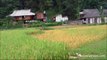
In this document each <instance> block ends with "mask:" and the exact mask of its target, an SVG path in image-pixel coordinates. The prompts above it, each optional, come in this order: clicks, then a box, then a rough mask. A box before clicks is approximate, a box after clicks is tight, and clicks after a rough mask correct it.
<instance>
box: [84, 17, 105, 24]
mask: <svg viewBox="0 0 107 60" xmlns="http://www.w3.org/2000/svg"><path fill="white" fill-rule="evenodd" d="M105 19H107V17H106V18H105ZM82 22H83V23H85V24H96V23H98V24H100V23H101V18H99V17H96V18H85V19H82ZM106 22H107V20H106Z"/></svg>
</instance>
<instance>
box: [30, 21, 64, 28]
mask: <svg viewBox="0 0 107 60" xmlns="http://www.w3.org/2000/svg"><path fill="white" fill-rule="evenodd" d="M58 25H62V22H46V23H44V22H40V21H39V22H35V23H33V24H31V27H41V26H44V27H47V26H58Z"/></svg>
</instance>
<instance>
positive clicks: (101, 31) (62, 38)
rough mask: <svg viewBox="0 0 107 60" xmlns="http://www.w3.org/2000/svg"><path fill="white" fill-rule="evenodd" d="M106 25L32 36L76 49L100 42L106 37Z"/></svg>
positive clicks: (52, 31)
mask: <svg viewBox="0 0 107 60" xmlns="http://www.w3.org/2000/svg"><path fill="white" fill-rule="evenodd" d="M106 34H107V33H106V25H100V26H83V27H76V28H64V29H54V30H49V31H45V32H44V33H43V34H39V35H34V36H35V37H36V38H38V39H40V40H44V39H46V40H49V41H57V42H63V43H66V44H68V45H69V46H70V47H73V48H76V47H78V46H80V45H81V44H84V43H87V42H91V41H93V40H100V39H102V38H104V37H105V36H106Z"/></svg>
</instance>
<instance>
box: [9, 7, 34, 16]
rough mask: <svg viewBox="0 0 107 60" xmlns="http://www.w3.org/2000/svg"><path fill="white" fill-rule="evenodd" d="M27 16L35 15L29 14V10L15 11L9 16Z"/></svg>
mask: <svg viewBox="0 0 107 60" xmlns="http://www.w3.org/2000/svg"><path fill="white" fill-rule="evenodd" d="M29 15H35V13H33V12H31V10H30V9H27V10H15V11H13V13H12V14H10V15H9V16H29Z"/></svg>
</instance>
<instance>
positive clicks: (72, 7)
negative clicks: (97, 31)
mask: <svg viewBox="0 0 107 60" xmlns="http://www.w3.org/2000/svg"><path fill="white" fill-rule="evenodd" d="M100 6H102V7H103V8H105V9H106V8H107V0H0V18H5V17H6V16H7V15H9V14H10V13H11V12H12V11H13V10H16V9H32V11H34V12H36V11H43V10H47V12H48V11H49V10H50V9H51V10H54V11H55V12H57V13H62V14H64V15H67V16H69V17H70V18H71V19H76V18H79V14H78V13H79V12H80V11H82V10H83V9H99V8H100Z"/></svg>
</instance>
